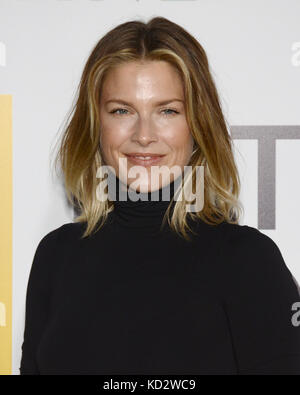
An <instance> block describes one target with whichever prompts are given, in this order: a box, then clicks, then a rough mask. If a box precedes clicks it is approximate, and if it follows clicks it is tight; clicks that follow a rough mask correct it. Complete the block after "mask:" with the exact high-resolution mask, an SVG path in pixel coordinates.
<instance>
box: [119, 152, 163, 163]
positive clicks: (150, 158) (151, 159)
mask: <svg viewBox="0 0 300 395" xmlns="http://www.w3.org/2000/svg"><path fill="white" fill-rule="evenodd" d="M126 156H127V158H128V159H129V161H130V162H132V163H133V164H136V165H142V166H151V165H154V164H157V163H159V162H160V161H161V159H162V158H163V157H164V156H165V155H160V154H149V153H145V154H139V153H132V154H126Z"/></svg>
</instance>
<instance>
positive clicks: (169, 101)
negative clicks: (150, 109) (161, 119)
mask: <svg viewBox="0 0 300 395" xmlns="http://www.w3.org/2000/svg"><path fill="white" fill-rule="evenodd" d="M174 101H179V102H182V103H184V100H181V99H177V98H174V99H168V100H163V101H159V102H156V103H154V105H157V106H162V105H164V104H169V103H173V102H174ZM108 103H121V104H125V105H128V106H133V104H132V103H130V102H127V101H125V100H122V99H110V100H107V101H106V102H105V104H108Z"/></svg>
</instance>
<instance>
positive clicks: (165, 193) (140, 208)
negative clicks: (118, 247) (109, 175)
mask: <svg viewBox="0 0 300 395" xmlns="http://www.w3.org/2000/svg"><path fill="white" fill-rule="evenodd" d="M179 184H180V177H179V178H178V179H176V180H173V181H172V182H171V183H169V184H167V185H165V186H163V187H161V188H160V189H158V190H156V191H152V192H151V191H149V192H142V193H138V192H135V191H133V190H132V189H131V188H129V187H128V186H127V185H125V184H124V183H122V181H120V180H119V178H118V177H116V196H115V200H114V199H112V200H114V218H115V220H116V222H117V223H118V224H119V225H121V226H122V227H126V228H132V229H134V228H135V229H137V230H139V231H143V230H145V231H155V232H156V231H158V230H159V228H160V226H161V224H162V221H163V217H164V214H165V212H166V210H167V208H168V206H169V205H170V202H171V200H172V198H173V196H174V193H175V191H176V190H177V188H178V186H179ZM133 199H134V200H135V201H134V200H133ZM136 199H137V200H136ZM174 204H175V202H174V201H173V202H172V206H171V209H172V208H173V207H174ZM171 213H172V211H171ZM171 213H170V214H171ZM166 223H167V222H166Z"/></svg>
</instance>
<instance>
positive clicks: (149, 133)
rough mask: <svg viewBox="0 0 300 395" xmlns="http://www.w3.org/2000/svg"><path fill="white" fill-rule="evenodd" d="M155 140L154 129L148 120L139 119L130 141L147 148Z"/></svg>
mask: <svg viewBox="0 0 300 395" xmlns="http://www.w3.org/2000/svg"><path fill="white" fill-rule="evenodd" d="M157 139H158V138H157V133H156V129H155V127H154V126H153V125H151V122H150V120H148V119H145V118H140V119H139V121H138V122H137V125H136V131H135V132H134V133H133V135H132V141H133V142H136V143H139V144H140V145H143V146H147V145H149V144H150V143H151V142H153V141H157Z"/></svg>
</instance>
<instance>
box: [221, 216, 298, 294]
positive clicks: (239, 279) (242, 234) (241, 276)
mask: <svg viewBox="0 0 300 395" xmlns="http://www.w3.org/2000/svg"><path fill="white" fill-rule="evenodd" d="M221 228H222V231H221V234H222V236H223V237H222V243H221V244H222V245H221V261H222V269H223V270H222V272H223V271H224V273H225V274H228V277H227V278H228V282H229V283H230V284H231V285H232V284H233V282H235V285H238V286H242V287H244V286H245V284H246V283H249V284H250V283H251V284H256V285H258V284H261V285H262V287H266V288H267V287H268V284H271V283H272V287H274V286H275V285H276V284H277V291H278V292H284V289H290V290H292V291H294V290H295V286H296V288H297V292H298V294H299V293H300V290H299V284H298V282H297V280H296V279H295V277H294V276H293V274H292V272H291V271H290V269H289V267H288V266H287V264H286V262H285V260H284V258H283V255H282V253H281V250H280V248H279V246H278V245H277V244H276V242H275V241H274V240H273V239H272V238H271V237H269V236H268V235H266V234H264V233H263V232H261V231H260V230H258V229H257V228H254V227H252V226H248V225H238V224H228V223H226V224H222V226H221ZM225 274H224V276H225Z"/></svg>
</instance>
